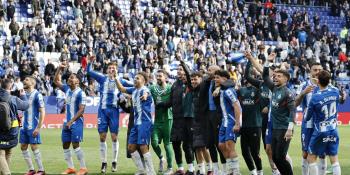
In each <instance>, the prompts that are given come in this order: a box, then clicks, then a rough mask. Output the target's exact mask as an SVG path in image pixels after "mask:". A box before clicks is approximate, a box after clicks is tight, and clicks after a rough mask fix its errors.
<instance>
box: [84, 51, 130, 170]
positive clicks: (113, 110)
mask: <svg viewBox="0 0 350 175" xmlns="http://www.w3.org/2000/svg"><path fill="white" fill-rule="evenodd" d="M94 61H95V57H94V56H91V57H90V63H89V64H88V67H87V74H88V75H89V76H90V77H91V78H93V79H95V80H96V81H97V82H98V83H99V85H100V88H99V92H100V105H99V108H98V115H97V119H98V124H97V127H98V129H97V130H98V132H99V135H100V156H101V161H102V165H101V173H106V171H107V143H106V138H107V132H108V128H109V131H110V133H111V139H112V172H115V171H116V170H117V160H118V152H119V142H118V132H119V107H118V98H119V96H120V92H119V90H118V89H117V86H116V78H117V73H118V72H117V71H118V69H117V68H118V66H117V63H116V62H110V63H108V65H107V74H108V75H103V74H101V73H99V72H95V71H93V65H92V63H93V62H94ZM120 81H121V83H122V84H123V85H124V86H130V83H129V84H128V83H127V81H125V80H120Z"/></svg>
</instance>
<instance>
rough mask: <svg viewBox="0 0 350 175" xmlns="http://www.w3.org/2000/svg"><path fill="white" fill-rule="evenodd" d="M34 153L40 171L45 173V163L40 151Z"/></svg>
mask: <svg viewBox="0 0 350 175" xmlns="http://www.w3.org/2000/svg"><path fill="white" fill-rule="evenodd" d="M33 153H34V159H35V162H36V164H37V165H38V170H39V171H44V166H43V162H42V160H41V153H40V151H39V149H36V150H34V151H33Z"/></svg>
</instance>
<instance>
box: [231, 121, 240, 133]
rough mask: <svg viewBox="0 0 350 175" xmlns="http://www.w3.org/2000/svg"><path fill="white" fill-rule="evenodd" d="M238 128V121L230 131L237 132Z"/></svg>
mask: <svg viewBox="0 0 350 175" xmlns="http://www.w3.org/2000/svg"><path fill="white" fill-rule="evenodd" d="M240 129H241V126H240V125H239V123H236V124H235V126H234V127H233V129H232V131H233V132H234V133H239V130H240Z"/></svg>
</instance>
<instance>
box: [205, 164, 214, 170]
mask: <svg viewBox="0 0 350 175" xmlns="http://www.w3.org/2000/svg"><path fill="white" fill-rule="evenodd" d="M206 167H207V171H213V165H212V164H211V162H209V163H207V165H206Z"/></svg>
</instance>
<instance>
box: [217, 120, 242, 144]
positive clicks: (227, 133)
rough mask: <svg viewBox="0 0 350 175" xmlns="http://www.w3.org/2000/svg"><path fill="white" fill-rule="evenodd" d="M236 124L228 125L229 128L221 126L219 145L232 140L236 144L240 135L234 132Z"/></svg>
mask: <svg viewBox="0 0 350 175" xmlns="http://www.w3.org/2000/svg"><path fill="white" fill-rule="evenodd" d="M234 125H235V124H234V123H229V124H227V127H224V125H223V124H221V125H220V129H219V143H225V142H226V141H229V140H232V141H233V142H235V143H236V141H237V137H238V135H239V134H238V133H235V132H233V130H232V129H233V126H234Z"/></svg>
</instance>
